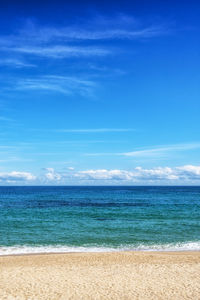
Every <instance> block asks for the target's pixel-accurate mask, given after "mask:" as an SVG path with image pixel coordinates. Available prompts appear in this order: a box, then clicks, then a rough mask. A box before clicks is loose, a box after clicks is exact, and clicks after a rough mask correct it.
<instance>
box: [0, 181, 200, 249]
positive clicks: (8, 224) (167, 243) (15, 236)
mask: <svg viewBox="0 0 200 300" xmlns="http://www.w3.org/2000/svg"><path fill="white" fill-rule="evenodd" d="M116 250H117V251H118V250H172V251H176V250H200V187H0V255H3V254H14V253H15V254H18V253H39V252H71V251H116Z"/></svg>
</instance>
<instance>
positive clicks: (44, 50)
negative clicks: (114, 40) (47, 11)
mask: <svg viewBox="0 0 200 300" xmlns="http://www.w3.org/2000/svg"><path fill="white" fill-rule="evenodd" d="M1 50H3V51H9V52H16V53H24V54H29V55H37V56H42V57H47V58H67V57H72V56H73V57H81V56H82V57H84V56H89V57H91V56H105V55H108V54H110V51H109V50H107V49H104V48H100V47H75V46H62V45H56V46H51V45H50V46H45V47H35V46H28V47H27V46H23V47H12V48H1Z"/></svg>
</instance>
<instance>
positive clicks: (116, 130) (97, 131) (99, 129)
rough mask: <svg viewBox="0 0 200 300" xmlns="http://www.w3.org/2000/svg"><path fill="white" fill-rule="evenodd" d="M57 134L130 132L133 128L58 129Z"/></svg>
mask: <svg viewBox="0 0 200 300" xmlns="http://www.w3.org/2000/svg"><path fill="white" fill-rule="evenodd" d="M55 131H56V132H66V133H68V132H69V133H103V132H129V131H135V130H134V129H132V128H85V129H56V130H55Z"/></svg>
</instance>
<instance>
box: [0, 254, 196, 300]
mask: <svg viewBox="0 0 200 300" xmlns="http://www.w3.org/2000/svg"><path fill="white" fill-rule="evenodd" d="M199 295H200V251H175V252H167V251H164V252H159V251H121V252H101V253H100V252H82V253H81V252H76V253H70V252H67V253H46V254H41V253H40V254H35V253H34V254H26V255H7V256H1V257H0V299H2V300H4V299H5V300H7V299H20V300H25V299H29V300H34V299H37V300H49V299H54V300H68V299H74V300H79V299H84V300H88V299H89V300H90V299H91V300H93V299H95V300H96V299H97V300H98V299H99V300H102V299H103V300H111V299H112V300H115V299H120V300H121V299H128V300H129V299H130V300H136V299H137V300H138V299H142V300H156V299H167V300H168V299H169V300H170V299H175V300H180V299H198V297H199Z"/></svg>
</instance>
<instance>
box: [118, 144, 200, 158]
mask: <svg viewBox="0 0 200 300" xmlns="http://www.w3.org/2000/svg"><path fill="white" fill-rule="evenodd" d="M199 148H200V143H189V144H175V145H168V146H158V147H155V148H150V149H144V150H137V151H131V152H124V153H120V154H121V155H124V156H131V157H151V156H159V155H164V154H167V153H169V152H174V151H187V150H193V149H199Z"/></svg>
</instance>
